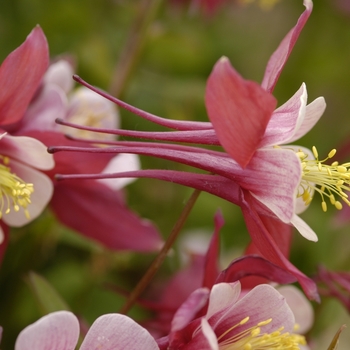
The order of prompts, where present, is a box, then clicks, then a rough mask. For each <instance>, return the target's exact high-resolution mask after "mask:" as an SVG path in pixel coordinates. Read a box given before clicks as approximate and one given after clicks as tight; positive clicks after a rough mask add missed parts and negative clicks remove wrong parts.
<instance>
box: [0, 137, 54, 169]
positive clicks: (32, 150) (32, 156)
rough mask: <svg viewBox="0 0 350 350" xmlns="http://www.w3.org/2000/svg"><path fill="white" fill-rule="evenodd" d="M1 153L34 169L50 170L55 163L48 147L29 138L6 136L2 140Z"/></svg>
mask: <svg viewBox="0 0 350 350" xmlns="http://www.w3.org/2000/svg"><path fill="white" fill-rule="evenodd" d="M0 142H1V153H2V154H3V155H6V156H8V157H9V158H10V162H11V160H12V159H16V160H18V161H20V162H22V163H25V164H27V165H29V166H31V167H33V168H37V169H40V170H50V169H52V168H53V167H54V165H55V162H54V158H53V156H52V154H49V153H48V152H47V147H46V146H45V145H44V144H43V143H41V142H40V141H39V140H37V139H35V138H32V137H27V136H11V135H6V136H5V137H3V138H2V139H1V141H0Z"/></svg>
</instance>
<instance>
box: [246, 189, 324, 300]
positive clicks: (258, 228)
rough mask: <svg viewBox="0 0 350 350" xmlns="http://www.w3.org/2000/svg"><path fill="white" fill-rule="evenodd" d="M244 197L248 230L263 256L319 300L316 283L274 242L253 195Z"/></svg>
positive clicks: (312, 297)
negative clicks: (290, 275)
mask: <svg viewBox="0 0 350 350" xmlns="http://www.w3.org/2000/svg"><path fill="white" fill-rule="evenodd" d="M243 194H244V196H243V197H242V198H241V200H242V202H241V209H242V213H243V215H244V219H245V222H246V225H247V228H248V232H249V234H250V236H251V238H252V241H253V243H254V244H255V246H256V247H257V248H258V249H259V251H260V253H261V255H262V256H263V257H265V258H266V259H268V260H269V261H271V262H272V263H274V264H276V265H278V266H280V267H281V268H283V269H285V270H287V271H289V272H290V273H291V274H293V275H294V276H295V277H296V278H297V280H298V281H299V283H300V285H301V286H302V288H303V290H304V292H305V294H306V295H307V296H308V298H309V299H314V300H319V295H318V292H317V287H316V284H315V282H314V281H312V280H311V279H310V278H308V277H307V276H305V275H304V274H303V273H302V272H301V271H299V270H298V269H297V268H296V267H295V266H294V265H293V264H292V263H291V262H290V261H289V260H288V259H287V258H286V257H285V256H284V254H283V253H282V252H281V250H280V248H279V246H278V241H277V240H276V241H275V240H274V239H273V238H272V236H271V234H270V233H269V231H268V230H267V228H266V226H265V224H264V222H263V220H262V218H263V217H260V216H259V214H258V212H257V211H256V210H255V208H254V201H253V200H252V197H251V194H250V193H249V192H247V191H244V192H243Z"/></svg>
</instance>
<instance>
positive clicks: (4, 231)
mask: <svg viewBox="0 0 350 350" xmlns="http://www.w3.org/2000/svg"><path fill="white" fill-rule="evenodd" d="M0 235H1V243H0V265H1V263H2V260H3V258H4V255H5V252H6V248H7V245H8V242H9V228H8V226H7V225H5V224H4V223H3V222H0Z"/></svg>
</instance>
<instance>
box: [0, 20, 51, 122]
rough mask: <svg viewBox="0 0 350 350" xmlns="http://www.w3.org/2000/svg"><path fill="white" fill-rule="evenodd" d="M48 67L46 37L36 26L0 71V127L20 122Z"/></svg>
mask: <svg viewBox="0 0 350 350" xmlns="http://www.w3.org/2000/svg"><path fill="white" fill-rule="evenodd" d="M48 63H49V52H48V46H47V41H46V38H45V35H44V33H43V31H42V30H41V28H40V27H39V26H37V27H35V28H34V29H33V30H32V32H31V33H30V34H29V35H28V37H27V39H26V40H25V42H24V43H23V44H22V45H21V46H19V47H18V48H17V49H16V50H14V51H13V52H12V53H11V54H9V55H8V56H7V58H6V59H5V61H4V62H3V63H2V65H1V67H0V85H1V87H2V89H1V90H0V115H1V119H0V124H1V125H5V124H13V123H15V122H17V121H19V120H20V119H21V118H22V116H23V114H24V112H25V110H26V109H27V106H28V103H29V102H30V100H31V99H32V97H33V95H34V94H35V92H36V89H37V88H38V86H39V84H40V82H41V79H42V77H43V75H44V73H45V71H46V69H47V66H48Z"/></svg>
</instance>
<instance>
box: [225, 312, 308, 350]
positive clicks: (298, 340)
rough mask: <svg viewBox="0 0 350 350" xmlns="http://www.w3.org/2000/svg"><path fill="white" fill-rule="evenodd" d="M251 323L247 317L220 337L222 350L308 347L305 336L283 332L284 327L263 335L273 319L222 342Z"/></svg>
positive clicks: (297, 348)
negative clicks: (262, 329) (229, 334)
mask: <svg viewBox="0 0 350 350" xmlns="http://www.w3.org/2000/svg"><path fill="white" fill-rule="evenodd" d="M248 321H249V317H246V318H245V319H243V320H242V321H241V322H239V323H238V324H237V325H235V326H233V327H231V328H230V329H229V330H227V331H226V332H225V333H223V334H222V335H221V336H220V337H218V342H219V349H220V350H273V349H280V350H282V349H283V350H286V349H290V350H299V349H300V347H299V345H306V340H305V338H304V336H302V335H299V334H291V333H288V332H284V333H282V331H283V327H281V328H279V329H277V330H275V331H274V332H272V333H263V332H262V331H261V328H262V327H264V326H266V325H268V324H269V323H271V321H272V318H270V319H268V320H266V321H263V322H259V323H258V324H257V325H256V326H253V327H250V328H247V329H245V330H244V331H241V332H238V333H236V334H235V335H233V336H231V337H228V338H227V339H225V340H223V341H220V339H222V338H223V337H224V336H226V335H227V334H228V333H229V332H231V331H232V330H233V329H234V328H237V327H239V326H241V325H244V324H245V323H247V322H248Z"/></svg>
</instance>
